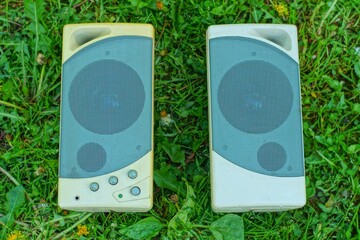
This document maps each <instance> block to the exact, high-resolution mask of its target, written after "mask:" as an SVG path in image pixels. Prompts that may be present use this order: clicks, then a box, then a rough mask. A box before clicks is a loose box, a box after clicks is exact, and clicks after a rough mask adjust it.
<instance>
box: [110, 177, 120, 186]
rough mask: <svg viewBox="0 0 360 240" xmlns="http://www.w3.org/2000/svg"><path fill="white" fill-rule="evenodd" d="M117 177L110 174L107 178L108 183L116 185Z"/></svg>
mask: <svg viewBox="0 0 360 240" xmlns="http://www.w3.org/2000/svg"><path fill="white" fill-rule="evenodd" d="M118 181H119V180H118V178H117V177H116V176H111V177H110V178H109V183H110V184H111V185H116V184H117V183H118Z"/></svg>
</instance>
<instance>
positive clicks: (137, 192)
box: [130, 187, 141, 196]
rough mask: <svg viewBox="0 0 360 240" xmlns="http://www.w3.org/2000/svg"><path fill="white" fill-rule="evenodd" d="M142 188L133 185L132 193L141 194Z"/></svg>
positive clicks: (134, 194)
mask: <svg viewBox="0 0 360 240" xmlns="http://www.w3.org/2000/svg"><path fill="white" fill-rule="evenodd" d="M140 192H141V191H140V188H139V187H132V188H131V189H130V193H131V194H132V195H133V196H139V194H140Z"/></svg>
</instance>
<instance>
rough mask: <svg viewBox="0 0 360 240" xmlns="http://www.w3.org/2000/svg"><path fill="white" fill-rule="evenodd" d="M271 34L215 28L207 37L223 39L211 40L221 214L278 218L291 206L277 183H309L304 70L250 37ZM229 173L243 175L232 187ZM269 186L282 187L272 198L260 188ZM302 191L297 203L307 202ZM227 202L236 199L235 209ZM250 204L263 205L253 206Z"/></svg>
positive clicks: (215, 190) (214, 161)
mask: <svg viewBox="0 0 360 240" xmlns="http://www.w3.org/2000/svg"><path fill="white" fill-rule="evenodd" d="M269 27H270V28H271V27H274V26H268V25H259V26H256V25H251V26H250V25H234V26H232V28H231V27H230V28H229V26H225V27H224V26H214V27H210V28H209V30H208V36H213V35H214V33H218V32H221V34H220V36H219V35H218V36H216V37H208V39H207V44H208V45H207V50H208V80H209V102H210V103H209V106H210V108H209V112H210V113H209V115H210V116H209V117H210V131H211V133H210V136H211V139H210V141H211V166H212V168H211V169H212V170H211V174H212V194H213V196H212V200H213V208H214V209H215V210H218V211H227V210H228V211H246V210H262V207H265V206H267V208H266V209H267V210H269V205H273V206H270V208H273V210H277V209H280V208H286V206H281V207H280V205H284V204H283V203H282V202H284V201H282V200H285V202H291V199H287V200H286V199H282V200H279V199H278V197H279V196H283V195H284V194H280V195H279V192H278V190H277V189H279V188H281V187H282V185H281V184H280V185H279V183H281V182H284V183H285V184H286V181H293V178H301V179H303V178H304V165H303V162H304V160H303V143H302V123H301V103H300V89H299V70H298V69H299V67H298V63H297V61H296V60H294V59H293V58H292V57H291V55H289V54H287V51H286V50H285V49H282V48H281V47H279V46H277V45H276V44H273V42H270V41H267V40H266V39H262V38H258V37H256V36H254V35H252V34H251V32H252V30H253V29H259V28H262V29H267V28H269ZM224 29H225V30H224ZM246 33H248V35H247V34H246ZM295 37H296V36H295ZM215 156H216V157H215ZM226 162H229V163H231V165H229V164H226ZM220 163H222V164H220ZM224 164H225V165H224ZM225 169H226V172H227V173H226V172H224V170H225ZM229 171H232V172H234V173H237V174H232V175H231V176H233V177H232V178H230V179H229V177H228V176H229ZM244 172H247V173H248V174H246V173H245V174H244ZM224 174H225V175H226V174H227V177H225V176H224ZM263 176H269V177H266V178H264V177H263ZM225 179H226V180H225ZM259 179H262V180H259ZM264 179H267V180H266V181H267V183H269V182H271V179H274V180H275V179H276V181H274V184H273V185H270V187H271V186H272V187H273V189H275V190H274V191H273V192H269V191H268V190H269V186H268V185H267V183H265V182H264V184H262V185H261V181H264ZM269 179H270V180H269ZM257 180H258V181H259V182H258V183H255V182H256V181H257ZM234 182H238V183H239V185H237V187H236V188H234V189H232V188H229V189H228V190H225V189H226V187H224V186H233V185H232V184H233V183H234ZM275 182H276V183H275ZM252 184H255V185H256V187H257V190H258V191H259V193H258V195H256V194H255V195H253V194H249V192H248V189H245V188H247V187H248V186H253V187H255V185H252ZM262 186H263V187H262ZM265 186H266V187H265ZM294 187H295V188H299V187H298V186H294ZM265 188H266V191H265ZM303 188H304V186H300V193H301V194H300V196H298V199H294V201H295V202H296V201H298V200H299V199H300V201H299V202H301V201H303V196H302V192H303ZM283 190H284V191H286V190H285V189H283ZM224 191H225V192H224ZM261 191H263V192H267V195H265V196H264V194H263V193H261ZM297 192H298V191H297ZM276 195H277V196H276ZM247 196H248V197H247ZM250 196H251V197H250ZM256 196H257V197H258V198H259V199H263V200H264V201H263V202H262V203H261V201H258V200H259V199H256ZM290 198H291V196H290ZM225 199H232V200H231V201H232V204H230V205H229V201H228V200H225ZM223 200H224V201H225V202H227V204H225V205H223ZM231 201H230V202H231ZM251 202H253V203H254V204H255V203H256V202H257V204H255V205H254V206H251V204H249V203H251ZM276 202H278V203H276ZM241 205H242V206H243V207H241ZM261 205H264V206H261ZM288 205H291V203H289V204H288ZM293 205H296V204H295V203H294V204H293ZM235 206H238V209H237V208H236V207H235ZM245 206H246V207H245ZM230 209H231V210H230Z"/></svg>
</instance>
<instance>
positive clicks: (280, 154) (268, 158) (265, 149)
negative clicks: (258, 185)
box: [257, 142, 286, 171]
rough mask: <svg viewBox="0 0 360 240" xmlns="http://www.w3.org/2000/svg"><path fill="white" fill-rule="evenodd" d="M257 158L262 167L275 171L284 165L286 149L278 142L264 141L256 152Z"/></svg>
mask: <svg viewBox="0 0 360 240" xmlns="http://www.w3.org/2000/svg"><path fill="white" fill-rule="evenodd" d="M257 160H258V162H259V164H260V166H261V167H262V168H263V169H265V170H268V171H277V170H279V169H281V168H282V167H283V166H284V165H285V162H286V151H285V149H284V148H283V146H281V145H280V144H278V143H275V142H269V143H265V144H263V145H262V146H261V147H260V148H259V150H258V152H257Z"/></svg>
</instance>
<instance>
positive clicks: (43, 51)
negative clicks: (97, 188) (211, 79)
mask: <svg viewBox="0 0 360 240" xmlns="http://www.w3.org/2000/svg"><path fill="white" fill-rule="evenodd" d="M0 22H1V24H0V167H1V168H0V170H1V172H0V239H11V240H15V239H152V238H155V239H164V240H165V239H224V240H227V239H229V240H231V239H242V238H243V237H244V236H245V239H359V238H360V237H359V236H360V227H359V226H360V223H359V206H360V185H359V176H360V141H359V140H360V4H359V1H358V0H329V1H321V0H297V1H285V0H279V1H277V0H273V1H272V0H260V1H256V0H249V1H245V0H227V1H211V0H206V1H201V0H182V1H171V0H159V1H155V0H147V1H139V0H129V1H116V0H88V1H86V0H84V1H82V0H71V1H65V0H36V1H31V0H24V1H19V0H1V2H0ZM85 22H139V23H151V24H152V25H153V26H154V28H155V125H154V133H155V136H154V138H155V140H154V141H155V142H154V144H155V159H154V160H155V169H154V171H155V185H154V206H153V209H152V210H151V211H149V212H147V213H114V212H111V213H79V212H73V211H66V210H62V209H60V208H59V207H58V206H57V173H58V154H59V151H58V146H59V105H60V84H61V48H62V28H63V26H64V25H65V24H68V23H85ZM232 23H288V24H296V25H297V27H298V35H299V54H300V69H301V90H302V107H303V108H302V110H303V123H304V145H305V167H306V187H307V204H306V206H305V207H303V208H301V209H297V210H291V211H286V212H279V213H253V212H249V213H241V214H218V213H214V212H213V211H212V210H211V206H210V176H209V140H208V119H207V107H208V105H207V82H206V48H205V44H206V42H205V32H206V29H207V28H208V27H209V26H210V25H214V24H232Z"/></svg>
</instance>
